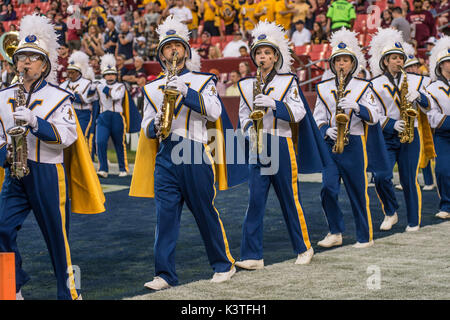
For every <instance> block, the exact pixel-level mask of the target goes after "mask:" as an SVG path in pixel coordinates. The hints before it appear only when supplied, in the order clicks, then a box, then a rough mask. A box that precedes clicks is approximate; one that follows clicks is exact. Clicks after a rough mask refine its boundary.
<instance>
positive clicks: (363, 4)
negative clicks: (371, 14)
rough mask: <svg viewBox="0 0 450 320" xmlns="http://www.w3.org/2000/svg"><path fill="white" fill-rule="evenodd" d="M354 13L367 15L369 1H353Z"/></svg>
mask: <svg viewBox="0 0 450 320" xmlns="http://www.w3.org/2000/svg"><path fill="white" fill-rule="evenodd" d="M354 5H355V12H356V14H357V15H358V14H367V13H368V12H367V8H369V1H366V0H356V1H355V4H354Z"/></svg>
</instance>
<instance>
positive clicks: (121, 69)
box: [116, 54, 129, 82]
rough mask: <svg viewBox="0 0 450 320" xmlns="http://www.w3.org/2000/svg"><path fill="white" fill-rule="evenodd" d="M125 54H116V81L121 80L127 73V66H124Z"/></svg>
mask: <svg viewBox="0 0 450 320" xmlns="http://www.w3.org/2000/svg"><path fill="white" fill-rule="evenodd" d="M125 60H126V58H125V56H124V55H123V54H118V55H117V56H116V69H117V81H119V82H122V81H124V80H123V77H124V76H126V75H128V72H129V70H128V68H127V67H125Z"/></svg>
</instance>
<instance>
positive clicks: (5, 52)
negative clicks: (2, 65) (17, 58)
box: [0, 31, 19, 64]
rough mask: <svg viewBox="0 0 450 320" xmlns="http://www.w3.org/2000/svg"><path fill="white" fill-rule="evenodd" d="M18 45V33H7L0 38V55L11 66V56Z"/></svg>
mask: <svg viewBox="0 0 450 320" xmlns="http://www.w3.org/2000/svg"><path fill="white" fill-rule="evenodd" d="M18 45H19V33H18V32H17V31H9V32H5V33H4V34H2V36H1V37H0V54H1V55H2V56H3V58H5V60H6V61H7V62H8V63H9V64H12V63H13V61H12V56H13V54H14V51H16V49H17V46H18Z"/></svg>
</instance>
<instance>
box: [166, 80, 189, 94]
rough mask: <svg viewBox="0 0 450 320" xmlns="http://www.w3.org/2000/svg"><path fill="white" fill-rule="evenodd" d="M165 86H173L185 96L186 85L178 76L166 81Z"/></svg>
mask: <svg viewBox="0 0 450 320" xmlns="http://www.w3.org/2000/svg"><path fill="white" fill-rule="evenodd" d="M167 86H168V87H173V88H175V89H176V90H178V91H180V93H181V94H182V95H183V96H184V97H186V95H187V92H188V86H187V85H186V83H184V81H183V80H181V79H180V78H179V77H177V76H175V77H173V78H172V79H170V81H169V82H168V83H167Z"/></svg>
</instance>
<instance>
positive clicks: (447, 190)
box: [434, 133, 450, 212]
mask: <svg viewBox="0 0 450 320" xmlns="http://www.w3.org/2000/svg"><path fill="white" fill-rule="evenodd" d="M434 147H435V148H436V155H437V157H436V167H435V173H436V182H437V186H438V191H439V197H440V198H441V200H440V202H439V210H441V211H445V212H450V152H449V151H450V135H448V134H447V135H440V134H438V133H436V134H435V135H434Z"/></svg>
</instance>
